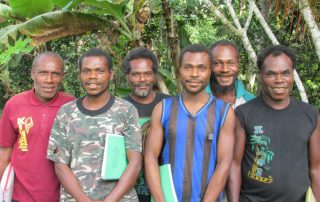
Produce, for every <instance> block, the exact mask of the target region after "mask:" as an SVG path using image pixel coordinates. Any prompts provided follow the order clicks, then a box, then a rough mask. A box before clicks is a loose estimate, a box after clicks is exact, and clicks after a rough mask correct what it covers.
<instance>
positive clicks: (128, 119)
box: [123, 105, 142, 152]
mask: <svg viewBox="0 0 320 202" xmlns="http://www.w3.org/2000/svg"><path fill="white" fill-rule="evenodd" d="M124 120H125V121H124V123H125V125H124V127H123V135H124V139H125V144H126V148H127V149H130V150H133V151H137V152H142V147H141V131H140V126H139V123H138V120H139V115H138V111H137V109H136V108H135V107H134V106H133V105H129V106H128V112H127V113H126V114H124Z"/></svg>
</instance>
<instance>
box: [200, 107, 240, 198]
mask: <svg viewBox="0 0 320 202" xmlns="http://www.w3.org/2000/svg"><path fill="white" fill-rule="evenodd" d="M234 122H235V115H234V111H233V109H232V108H231V107H230V109H229V111H228V114H227V117H226V120H225V123H224V124H223V126H222V128H221V130H220V134H219V140H218V154H217V158H218V159H217V166H216V169H215V172H214V174H213V176H212V177H211V179H210V182H209V185H208V187H207V189H206V192H205V194H204V198H203V201H204V202H206V201H216V200H217V199H218V198H219V194H220V192H221V191H222V190H223V188H224V186H225V184H226V181H227V178H228V175H229V170H230V165H231V161H232V156H233V145H234V127H235V123H234Z"/></svg>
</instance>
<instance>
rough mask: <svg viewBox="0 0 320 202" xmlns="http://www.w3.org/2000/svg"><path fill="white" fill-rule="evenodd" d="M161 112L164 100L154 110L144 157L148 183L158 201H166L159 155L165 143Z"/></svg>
mask: <svg viewBox="0 0 320 202" xmlns="http://www.w3.org/2000/svg"><path fill="white" fill-rule="evenodd" d="M161 114H162V102H160V103H158V104H157V105H156V107H155V108H154V110H153V112H152V116H151V129H150V133H149V135H148V137H147V140H146V151H145V157H144V161H145V174H146V180H147V184H148V186H149V188H150V191H151V194H152V196H153V198H154V200H155V201H156V202H164V196H163V193H162V188H161V183H160V174H159V164H158V157H159V155H160V152H161V148H162V143H163V128H162V126H161Z"/></svg>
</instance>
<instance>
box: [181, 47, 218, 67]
mask: <svg viewBox="0 0 320 202" xmlns="http://www.w3.org/2000/svg"><path fill="white" fill-rule="evenodd" d="M188 52H190V53H201V52H204V53H207V54H208V56H209V60H210V67H212V65H213V59H212V56H211V54H210V51H209V49H207V48H206V47H205V46H204V45H202V44H190V45H188V46H186V47H185V48H184V49H182V51H181V53H180V56H179V66H181V64H182V59H183V56H184V55H185V54H186V53H188Z"/></svg>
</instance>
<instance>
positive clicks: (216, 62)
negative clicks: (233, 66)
mask: <svg viewBox="0 0 320 202" xmlns="http://www.w3.org/2000/svg"><path fill="white" fill-rule="evenodd" d="M213 65H214V66H221V65H222V63H221V62H220V61H214V62H213Z"/></svg>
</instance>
